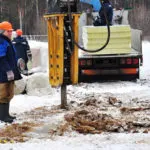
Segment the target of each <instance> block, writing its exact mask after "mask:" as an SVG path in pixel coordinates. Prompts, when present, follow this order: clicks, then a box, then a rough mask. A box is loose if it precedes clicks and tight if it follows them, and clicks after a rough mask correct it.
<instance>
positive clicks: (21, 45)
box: [12, 36, 30, 63]
mask: <svg viewBox="0 0 150 150" xmlns="http://www.w3.org/2000/svg"><path fill="white" fill-rule="evenodd" d="M12 44H13V46H14V47H15V49H16V56H17V58H22V59H23V60H24V61H25V63H27V62H28V55H27V53H28V51H29V50H30V47H29V44H28V42H27V40H26V39H25V38H23V37H21V36H17V37H16V38H14V39H13V41H12Z"/></svg>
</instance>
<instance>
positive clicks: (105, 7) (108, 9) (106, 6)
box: [93, 0, 113, 26]
mask: <svg viewBox="0 0 150 150" xmlns="http://www.w3.org/2000/svg"><path fill="white" fill-rule="evenodd" d="M104 12H105V13H106V16H107V20H108V23H109V25H112V18H113V8H112V5H111V3H110V1H109V0H103V1H102V7H101V8H100V10H99V17H97V19H96V20H95V21H94V23H93V24H94V25H95V26H105V25H106V24H107V22H106V18H105V15H104Z"/></svg>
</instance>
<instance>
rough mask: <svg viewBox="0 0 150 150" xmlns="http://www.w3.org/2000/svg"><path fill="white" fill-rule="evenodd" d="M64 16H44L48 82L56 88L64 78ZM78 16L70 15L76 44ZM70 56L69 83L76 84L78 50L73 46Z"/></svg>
mask: <svg viewBox="0 0 150 150" xmlns="http://www.w3.org/2000/svg"><path fill="white" fill-rule="evenodd" d="M65 16H67V15H66V14H52V15H45V16H44V17H45V18H46V20H47V26H48V52H49V54H48V56H49V57H48V58H49V81H50V84H51V86H53V87H57V86H61V85H62V84H63V78H64V18H65ZM79 16H80V15H79V14H73V15H72V18H73V19H72V22H73V24H72V26H73V32H74V40H75V41H76V42H78V20H79ZM72 51H73V53H72V55H71V66H70V69H71V70H70V72H71V77H70V78H71V82H72V84H76V83H78V48H77V47H76V46H74V50H72Z"/></svg>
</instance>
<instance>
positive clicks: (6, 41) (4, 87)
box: [0, 21, 22, 123]
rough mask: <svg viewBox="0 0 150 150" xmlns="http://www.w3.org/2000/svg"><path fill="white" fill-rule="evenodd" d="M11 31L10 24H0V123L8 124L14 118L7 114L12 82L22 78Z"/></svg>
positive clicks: (12, 89)
mask: <svg viewBox="0 0 150 150" xmlns="http://www.w3.org/2000/svg"><path fill="white" fill-rule="evenodd" d="M12 31H13V28H12V25H11V23H10V22H7V21H4V22H1V23H0V121H4V122H8V123H12V122H13V120H14V119H15V118H16V117H13V116H10V114H9V104H10V101H11V99H12V98H13V96H14V81H15V80H19V79H21V78H22V77H21V75H20V73H19V70H18V67H17V59H16V54H15V49H14V47H13V45H12V42H11V36H12Z"/></svg>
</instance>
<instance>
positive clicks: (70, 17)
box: [67, 0, 110, 53]
mask: <svg viewBox="0 0 150 150" xmlns="http://www.w3.org/2000/svg"><path fill="white" fill-rule="evenodd" d="M100 3H101V5H102V8H101V9H103V12H104V16H105V19H106V26H107V31H108V32H107V33H108V34H107V40H106V42H105V44H104V45H103V46H102V47H100V48H99V49H96V50H90V49H85V48H84V47H81V46H80V45H79V44H78V43H77V42H76V41H75V40H74V38H73V37H74V35H73V30H72V16H71V8H70V0H67V4H68V16H69V22H70V27H71V31H72V32H71V38H72V41H73V43H74V44H75V45H76V46H77V47H78V48H79V49H81V50H83V51H85V52H88V53H95V52H99V51H101V50H103V49H104V48H105V47H106V46H107V45H108V43H109V40H110V26H109V22H108V19H107V14H106V10H105V8H104V6H103V3H102V2H101V0H100Z"/></svg>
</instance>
